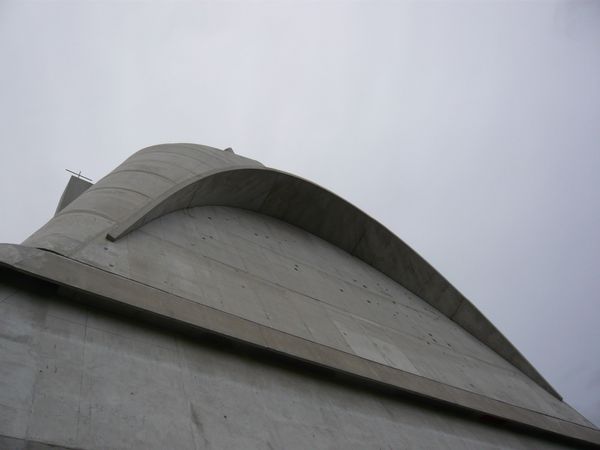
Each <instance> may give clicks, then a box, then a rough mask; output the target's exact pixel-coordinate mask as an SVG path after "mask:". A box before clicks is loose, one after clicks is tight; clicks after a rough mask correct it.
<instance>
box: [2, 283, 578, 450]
mask: <svg viewBox="0 0 600 450" xmlns="http://www.w3.org/2000/svg"><path fill="white" fill-rule="evenodd" d="M0 330H1V331H2V332H1V333H0V358H1V360H0V436H1V437H0V448H2V449H6V450H8V449H25V448H28V449H42V448H44V449H47V448H50V447H49V446H47V445H43V444H53V445H57V446H60V447H69V448H84V449H98V450H100V449H102V450H107V449H125V448H139V449H142V448H143V449H166V448H169V449H225V448H227V449H244V450H246V449H253V448H261V449H296V448H297V449H309V448H310V449H316V448H339V449H361V450H362V449H400V448H411V449H432V448H456V449H473V450H475V449H477V450H479V449H492V448H515V449H531V448H536V449H542V448H548V449H558V448H566V447H564V446H562V445H560V444H558V443H552V442H550V441H548V440H541V439H540V438H537V437H535V436H527V435H525V434H519V433H516V432H512V431H508V430H506V429H503V428H498V427H496V426H495V425H496V424H492V425H493V426H491V425H488V424H486V423H482V422H478V421H476V420H473V419H472V418H468V417H461V416H458V415H455V414H452V413H449V412H444V411H443V410H442V409H440V408H439V407H438V408H432V407H429V406H427V405H426V404H422V403H419V402H415V401H413V400H410V399H407V398H403V397H398V396H393V395H391V394H389V393H381V392H376V391H372V390H369V389H366V388H361V387H360V386H358V385H354V384H351V383H347V382H346V381H344V380H339V379H336V378H331V374H330V373H328V372H325V373H320V372H316V373H312V372H310V371H307V370H305V369H303V368H301V367H300V368H299V367H297V366H294V365H290V364H289V363H286V362H282V361H281V360H277V359H270V358H269V357H267V356H265V355H260V354H258V355H255V354H252V353H249V350H248V349H247V348H245V347H243V346H241V347H238V346H236V345H231V344H227V343H226V342H224V341H221V340H213V339H210V338H208V337H199V336H196V337H194V338H190V337H185V336H181V335H178V334H176V333H172V332H164V331H161V330H160V329H157V328H156V327H151V326H146V325H143V324H140V323H137V322H134V321H132V320H129V319H123V318H121V317H118V316H114V315H112V314H109V313H103V312H100V311H97V310H95V309H93V308H88V307H86V306H84V305H81V304H78V303H75V302H71V301H66V300H64V299H63V298H61V297H60V296H59V295H58V294H57V292H56V289H55V288H54V287H53V286H51V285H47V284H44V283H39V282H35V281H33V280H31V279H29V278H25V277H15V276H14V274H13V273H8V272H6V271H0ZM52 448H56V447H52Z"/></svg>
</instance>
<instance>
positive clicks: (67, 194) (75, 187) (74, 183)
mask: <svg viewBox="0 0 600 450" xmlns="http://www.w3.org/2000/svg"><path fill="white" fill-rule="evenodd" d="M90 186H92V183H90V182H89V181H86V180H84V179H83V178H79V177H75V176H71V178H69V182H68V183H67V186H66V187H65V190H64V191H63V193H62V195H61V197H60V200H59V201H58V206H57V207H56V213H55V214H58V213H59V212H60V211H62V210H63V209H65V208H66V207H67V206H68V205H69V204H70V203H72V202H73V200H75V199H76V198H77V197H79V196H80V195H81V194H83V193H84V192H85V191H87V190H88V189H89V188H90Z"/></svg>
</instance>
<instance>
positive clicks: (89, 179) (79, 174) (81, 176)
mask: <svg viewBox="0 0 600 450" xmlns="http://www.w3.org/2000/svg"><path fill="white" fill-rule="evenodd" d="M65 170H66V171H67V172H69V173H72V174H73V175H77V178H83V179H84V180H86V181H89V182H90V183H91V182H92V179H91V178H88V177H84V176H83V175H81V170H80V171H79V173H77V172H73V171H72V170H69V169H65Z"/></svg>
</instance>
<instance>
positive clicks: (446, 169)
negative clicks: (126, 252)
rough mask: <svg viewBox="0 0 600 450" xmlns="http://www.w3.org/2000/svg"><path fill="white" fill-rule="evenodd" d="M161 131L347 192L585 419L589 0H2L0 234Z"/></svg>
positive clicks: (595, 69)
mask: <svg viewBox="0 0 600 450" xmlns="http://www.w3.org/2000/svg"><path fill="white" fill-rule="evenodd" d="M165 142H194V143H200V144H207V145H212V146H215V147H220V148H224V147H228V146H231V147H233V148H234V149H235V150H236V152H238V153H240V154H243V155H245V156H249V157H252V158H255V159H258V160H260V161H261V162H263V163H264V164H266V165H268V166H272V167H276V168H279V169H282V170H287V171H290V172H292V173H295V174H298V175H300V176H303V177H305V178H308V179H310V180H313V181H315V182H317V183H319V184H321V185H323V186H325V187H327V188H329V189H331V190H332V191H334V192H336V193H338V194H339V195H341V196H342V197H344V198H346V199H347V200H349V201H351V202H352V203H354V204H356V205H357V206H359V207H360V208H362V209H363V210H365V211H366V212H367V213H369V214H370V215H372V216H373V217H375V218H376V219H378V220H379V221H381V222H382V223H384V224H385V225H387V226H388V227H389V228H390V229H392V230H393V231H394V232H395V233H396V234H397V235H398V236H400V237H401V238H402V239H403V240H405V241H406V242H407V243H408V244H409V245H411V246H412V247H413V248H414V249H415V250H417V251H418V252H419V253H420V254H421V255H423V256H424V257H425V258H426V259H427V260H428V261H429V262H431V263H432V264H433V265H434V267H436V268H437V269H438V270H439V271H440V272H441V273H442V274H443V275H445V276H446V277H447V278H448V279H449V280H450V281H451V282H452V283H453V284H454V285H455V286H456V287H457V288H458V289H459V290H461V291H462V292H463V293H464V294H465V295H466V296H467V297H468V298H469V299H471V300H472V301H473V303H475V305H476V306H478V307H479V308H480V309H481V310H482V311H483V312H484V314H486V315H487V316H488V318H489V319H490V320H491V321H492V322H493V323H495V324H496V325H497V326H498V328H500V330H501V331H503V332H504V333H505V334H506V336H507V337H508V338H509V339H510V340H511V341H512V342H513V343H514V344H515V345H516V346H517V347H518V348H519V349H520V350H521V351H522V352H523V353H524V354H525V356H526V357H528V358H529V359H530V361H531V362H532V363H533V364H534V365H535V366H536V367H537V368H538V369H539V370H540V371H541V372H542V374H543V375H544V376H546V377H547V379H548V380H549V381H550V382H551V383H552V384H553V385H554V386H555V387H556V388H557V389H558V391H559V392H561V393H562V394H563V395H564V397H565V400H566V401H567V402H569V403H571V404H572V405H573V406H575V407H576V408H577V409H578V410H580V411H581V412H582V413H583V414H584V415H586V416H587V417H588V418H589V419H591V420H592V421H594V422H595V423H596V424H600V325H599V323H600V294H599V293H600V266H599V264H598V259H599V255H600V176H599V173H600V2H598V1H590V2H586V1H573V2H551V1H546V2H535V3H534V2H497V3H494V2H487V1H486V2H483V1H481V2H435V3H434V2H425V3H424V2H418V3H417V2H376V1H372V2H366V1H365V2H302V1H296V2H283V1H282V2H267V1H263V2H254V1H245V2H210V1H206V2H185V1H177V2H167V1H154V2H144V1H135V2H112V1H106V2H102V1H94V2H88V1H75V2H61V1H51V2H27V1H22V0H21V1H14V2H12V1H6V0H0V152H1V153H0V155H1V158H0V163H1V167H2V169H3V170H2V177H1V178H0V202H1V205H2V211H3V212H2V216H1V218H2V220H1V221H0V241H2V242H16V243H18V242H21V241H22V240H23V239H25V238H26V237H27V236H28V235H29V234H30V233H31V232H33V231H34V230H35V229H37V228H38V227H40V226H41V225H43V224H44V223H45V222H46V221H47V220H48V219H49V218H50V217H51V215H52V214H53V212H54V208H55V206H56V203H57V201H58V199H59V197H60V194H61V192H62V189H63V188H64V186H65V184H66V182H67V179H68V174H67V173H65V172H64V169H65V168H71V169H74V170H79V169H81V170H83V172H84V174H86V175H87V176H90V177H92V178H94V179H98V178H100V177H102V176H103V175H105V174H106V173H107V172H109V171H110V170H112V169H113V168H114V167H115V166H116V165H117V164H119V163H120V162H121V161H122V160H124V159H125V158H126V157H127V156H128V155H130V154H131V153H133V152H134V151H136V150H138V149H140V148H143V147H145V146H148V145H152V144H158V143H165Z"/></svg>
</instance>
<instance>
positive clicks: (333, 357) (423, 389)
mask: <svg viewBox="0 0 600 450" xmlns="http://www.w3.org/2000/svg"><path fill="white" fill-rule="evenodd" d="M0 256H1V260H2V262H3V264H5V265H7V266H9V267H12V268H14V269H17V270H19V271H22V272H25V273H28V274H35V275H37V276H39V277H41V278H43V279H47V280H54V281H56V282H57V283H59V284H62V285H64V286H69V287H70V288H72V289H74V291H72V292H75V295H74V294H73V293H72V292H70V291H66V292H64V293H63V295H66V296H67V297H68V298H72V299H78V300H79V301H82V302H85V303H86V304H89V305H94V306H98V307H103V308H111V309H113V308H114V309H116V310H117V311H118V312H119V313H120V314H125V313H126V311H125V310H123V309H122V308H115V307H114V304H115V301H116V302H117V303H118V304H121V305H126V306H127V307H129V308H130V311H132V313H129V314H127V315H131V314H133V316H135V317H137V318H143V317H146V320H150V319H152V320H151V322H152V323H153V325H155V326H156V328H157V329H172V328H173V327H172V326H171V324H170V323H169V321H168V320H167V321H164V320H163V321H159V323H157V322H156V319H157V318H158V317H162V318H165V319H171V320H172V321H174V323H176V324H177V325H178V328H179V329H181V330H188V329H194V330H195V329H201V330H207V331H211V332H214V333H217V334H220V335H223V336H227V337H231V338H234V339H236V340H239V341H241V342H247V343H251V344H253V345H255V346H257V347H261V348H265V349H269V350H274V351H276V352H279V353H281V354H285V355H289V356H291V357H294V358H297V359H300V360H303V361H306V362H309V363H311V364H316V365H318V366H321V367H327V368H331V369H333V370H335V371H337V372H340V373H345V374H348V375H352V376H354V377H357V378H358V379H360V380H364V381H369V382H370V383H373V382H375V383H378V384H380V385H385V386H388V387H393V388H397V389H400V390H401V391H403V392H410V393H413V394H417V395H418V396H419V397H423V398H429V399H432V400H435V401H438V402H440V404H441V406H444V405H447V404H452V405H453V406H454V407H457V408H463V409H464V410H465V411H466V412H467V413H469V412H476V413H478V414H483V415H485V416H489V417H497V418H499V419H501V420H504V421H510V422H512V423H516V424H519V425H525V426H527V427H530V428H531V429H537V430H541V431H545V432H549V433H552V434H554V435H560V436H568V437H570V438H573V439H577V440H578V441H580V442H587V443H596V444H600V432H599V431H598V430H596V429H594V428H590V427H588V426H585V425H578V424H576V423H572V422H568V421H564V420H561V419H558V418H555V417H552V416H549V415H545V414H541V413H536V412H533V411H530V410H527V409H523V408H520V407H516V406H513V405H510V404H507V403H505V402H501V401H497V400H492V399H490V398H489V397H485V396H481V395H479V394H475V393H472V392H468V391H465V390H462V389H458V388H453V387H451V386H449V385H446V384H443V383H440V382H436V381H433V380H430V379H428V378H424V377H422V376H418V375H414V374H411V373H409V372H404V371H401V370H398V369H393V368H391V367H389V366H387V365H384V364H379V363H377V362H375V361H371V360H367V359H364V358H361V357H359V356H355V355H352V354H349V353H346V352H343V351H339V350H336V349H334V348H331V347H326V346H323V345H320V344H317V343H314V342H311V341H309V340H305V339H302V338H299V337H295V336H292V335H290V334H288V333H285V332H281V331H278V330H275V329H273V328H269V327H266V326H264V325H260V324H257V323H255V322H252V321H249V320H245V319H242V318H241V317H239V316H235V315H233V314H229V313H226V312H224V311H220V310H218V309H215V308H211V307H208V306H205V305H203V304H202V303H199V302H192V301H190V300H187V299H185V298H183V297H178V296H176V295H173V294H169V293H167V292H165V291H163V290H160V289H157V288H152V287H150V286H148V285H146V284H142V283H139V282H133V281H132V280H129V279H127V278H124V277H120V276H117V275H115V274H111V273H109V272H106V271H103V270H100V269H97V268H94V267H92V266H89V265H85V264H82V263H78V262H76V261H74V260H71V259H68V258H65V257H61V256H59V255H56V254H54V253H49V252H44V251H40V250H37V249H31V248H27V247H23V246H10V245H4V246H2V247H0ZM77 292H81V293H91V294H95V296H92V297H90V296H88V295H83V297H82V296H81V294H77ZM144 312H149V313H151V314H153V316H147V315H144V314H142V313H144ZM190 327H191V328H190ZM546 395H548V394H546Z"/></svg>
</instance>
